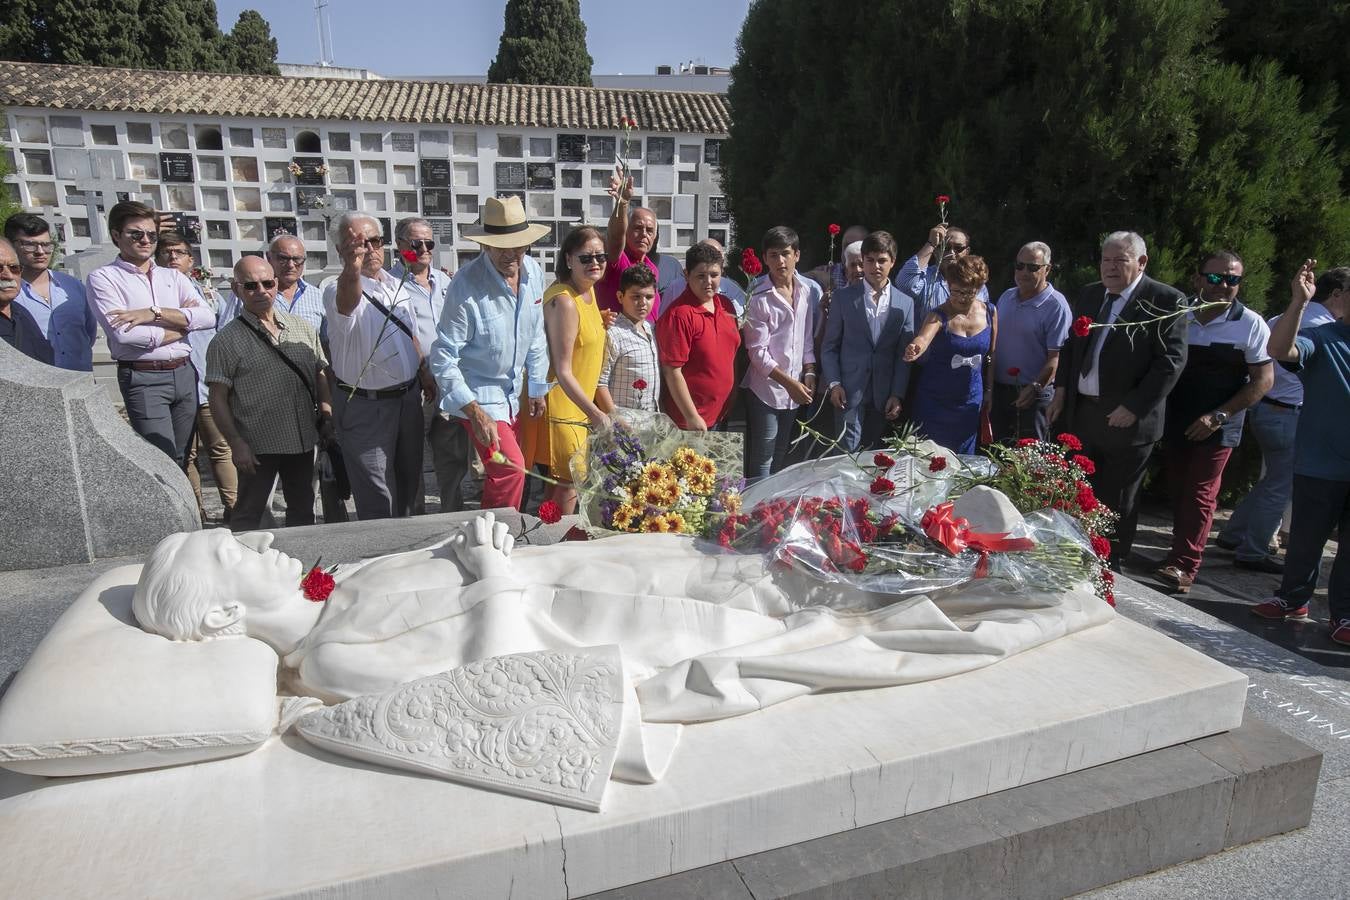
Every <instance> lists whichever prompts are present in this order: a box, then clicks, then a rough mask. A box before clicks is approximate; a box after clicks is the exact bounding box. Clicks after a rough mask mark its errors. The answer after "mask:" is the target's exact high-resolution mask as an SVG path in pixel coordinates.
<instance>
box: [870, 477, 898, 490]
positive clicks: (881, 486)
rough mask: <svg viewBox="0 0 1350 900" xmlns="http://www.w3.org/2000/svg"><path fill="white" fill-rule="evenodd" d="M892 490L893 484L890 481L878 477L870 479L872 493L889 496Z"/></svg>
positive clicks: (893, 488)
mask: <svg viewBox="0 0 1350 900" xmlns="http://www.w3.org/2000/svg"><path fill="white" fill-rule="evenodd" d="M893 490H895V482H894V481H891V480H890V479H889V478H885V477H883V476H881V475H878V476H877V477H876V478H874V479H872V493H874V494H889V493H890V492H891V491H893Z"/></svg>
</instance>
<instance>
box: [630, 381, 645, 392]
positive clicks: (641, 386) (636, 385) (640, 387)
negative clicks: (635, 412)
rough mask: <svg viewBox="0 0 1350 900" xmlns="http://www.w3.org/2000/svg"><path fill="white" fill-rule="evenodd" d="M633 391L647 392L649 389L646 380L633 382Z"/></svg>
mask: <svg viewBox="0 0 1350 900" xmlns="http://www.w3.org/2000/svg"><path fill="white" fill-rule="evenodd" d="M633 389H634V390H637V391H645V390H646V389H647V381H646V379H644V378H639V379H638V380H637V381H635V382H633Z"/></svg>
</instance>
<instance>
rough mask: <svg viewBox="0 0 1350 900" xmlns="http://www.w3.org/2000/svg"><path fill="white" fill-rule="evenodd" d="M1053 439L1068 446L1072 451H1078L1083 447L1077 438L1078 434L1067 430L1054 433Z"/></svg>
mask: <svg viewBox="0 0 1350 900" xmlns="http://www.w3.org/2000/svg"><path fill="white" fill-rule="evenodd" d="M1055 440H1057V441H1059V442H1060V443H1061V444H1063V445H1064V446H1065V447H1068V448H1069V449H1070V450H1073V451H1074V452H1078V451H1079V450H1082V449H1083V442H1082V441H1080V440H1079V439H1078V435H1076V434H1072V433H1070V432H1068V431H1065V432H1061V433H1060V434H1058V435H1056V436H1055Z"/></svg>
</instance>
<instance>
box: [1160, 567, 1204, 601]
mask: <svg viewBox="0 0 1350 900" xmlns="http://www.w3.org/2000/svg"><path fill="white" fill-rule="evenodd" d="M1153 577H1154V578H1156V579H1157V580H1158V581H1161V582H1162V583H1163V584H1165V585H1167V589H1168V591H1169V592H1170V593H1173V594H1186V593H1190V590H1191V585H1192V584H1195V579H1194V578H1192V577H1191V576H1190V575H1187V574H1186V573H1185V572H1183V571H1181V570H1180V569H1178V568H1177V567H1176V566H1163V567H1162V568H1161V569H1158V570H1157V571H1155V572H1154V573H1153Z"/></svg>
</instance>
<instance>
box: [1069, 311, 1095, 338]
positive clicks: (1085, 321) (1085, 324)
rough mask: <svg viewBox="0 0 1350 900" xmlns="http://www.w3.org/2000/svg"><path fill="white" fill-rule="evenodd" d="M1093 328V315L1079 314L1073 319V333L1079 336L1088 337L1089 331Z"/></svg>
mask: <svg viewBox="0 0 1350 900" xmlns="http://www.w3.org/2000/svg"><path fill="white" fill-rule="evenodd" d="M1091 330H1092V317H1091V316H1079V317H1078V318H1076V319H1074V320H1073V333H1074V334H1076V335H1078V336H1079V337H1087V336H1088V332H1089V331H1091Z"/></svg>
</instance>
